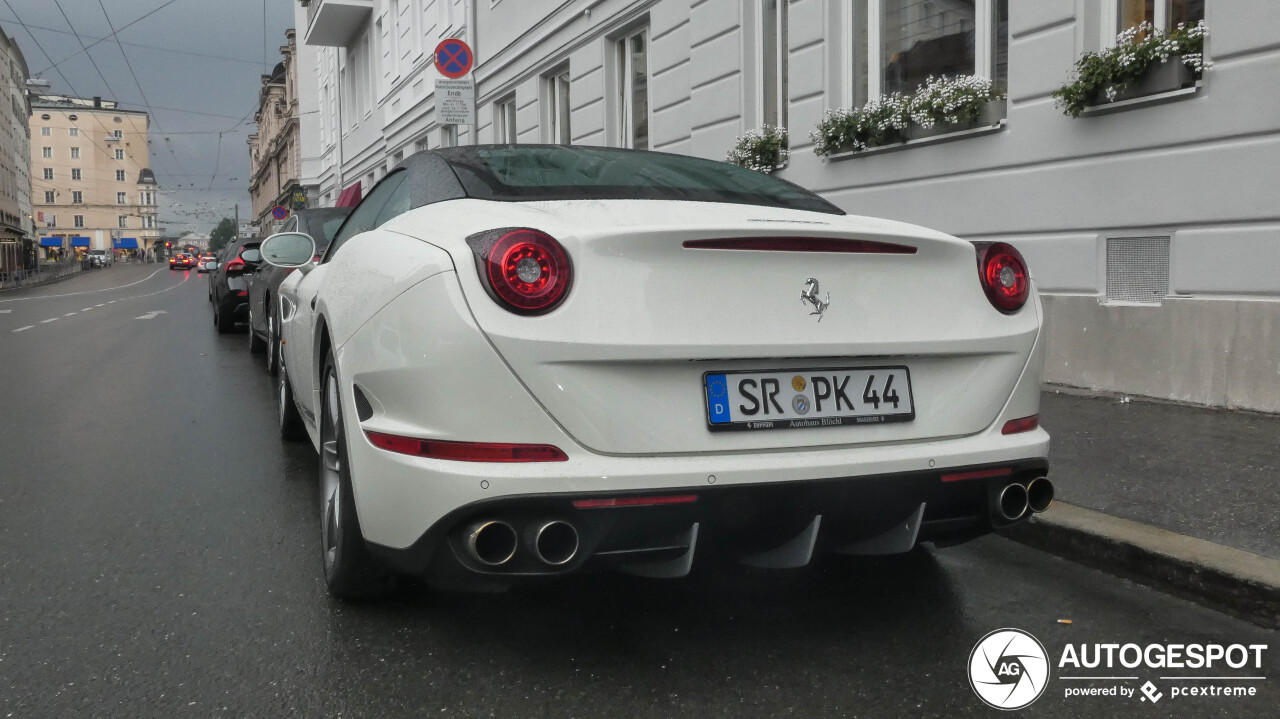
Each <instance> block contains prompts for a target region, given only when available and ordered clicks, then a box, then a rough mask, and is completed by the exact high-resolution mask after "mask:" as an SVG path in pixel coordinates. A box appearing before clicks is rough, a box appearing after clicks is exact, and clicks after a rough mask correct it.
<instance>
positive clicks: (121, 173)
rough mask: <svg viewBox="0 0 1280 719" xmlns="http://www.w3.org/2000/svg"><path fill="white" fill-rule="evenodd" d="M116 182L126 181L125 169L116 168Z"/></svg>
mask: <svg viewBox="0 0 1280 719" xmlns="http://www.w3.org/2000/svg"><path fill="white" fill-rule="evenodd" d="M116 182H124V170H116Z"/></svg>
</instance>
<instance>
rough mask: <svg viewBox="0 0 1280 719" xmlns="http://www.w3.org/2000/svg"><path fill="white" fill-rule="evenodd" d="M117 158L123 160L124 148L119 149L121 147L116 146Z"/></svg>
mask: <svg viewBox="0 0 1280 719" xmlns="http://www.w3.org/2000/svg"><path fill="white" fill-rule="evenodd" d="M116 159H117V160H123V159H124V150H121V149H119V148H116Z"/></svg>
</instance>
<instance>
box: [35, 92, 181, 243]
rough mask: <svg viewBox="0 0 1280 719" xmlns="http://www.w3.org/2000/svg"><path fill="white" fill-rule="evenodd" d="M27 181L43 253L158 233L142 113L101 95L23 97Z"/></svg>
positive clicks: (152, 237) (147, 239) (147, 238)
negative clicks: (27, 107)
mask: <svg viewBox="0 0 1280 719" xmlns="http://www.w3.org/2000/svg"><path fill="white" fill-rule="evenodd" d="M30 122H31V173H32V179H31V185H32V193H33V198H32V200H33V202H32V204H33V207H34V214H35V220H36V231H37V232H38V234H39V236H40V247H41V249H42V251H43V252H44V253H45V254H46V256H54V255H62V256H71V254H73V253H74V254H83V253H84V252H87V251H88V250H90V249H105V250H120V251H122V252H129V251H133V250H148V249H151V248H152V246H153V245H154V243H155V241H156V239H157V238H159V237H160V232H161V229H162V228H161V227H160V226H159V223H158V220H157V214H158V211H159V202H160V197H159V186H158V185H157V184H156V179H155V175H154V174H153V173H152V172H151V169H150V144H149V128H150V118H149V117H148V115H147V113H145V112H140V111H136V110H125V109H122V108H120V107H118V106H117V105H116V103H115V102H112V101H110V100H103V99H102V98H97V97H95V98H77V97H66V96H62V95H37V96H34V97H33V98H32V101H31V121H30Z"/></svg>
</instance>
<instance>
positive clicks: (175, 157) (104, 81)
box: [10, 0, 184, 171]
mask: <svg viewBox="0 0 1280 719" xmlns="http://www.w3.org/2000/svg"><path fill="white" fill-rule="evenodd" d="M53 4H54V6H55V7H57V8H58V12H60V13H62V19H63V20H65V21H66V23H67V28H68V29H70V30H71V34H72V35H74V36H75V38H76V41H77V42H79V43H80V47H82V48H84V54H85V57H87V58H89V64H91V65H93V69H94V70H96V71H97V73H98V77H99V78H101V79H102V84H103V85H105V86H106V88H107V92H109V93H111V95H112V96H114V97H120V93H118V92H116V91H115V88H113V87H111V83H110V82H108V81H107V76H106V75H104V74H103V73H102V68H100V67H98V62H97V60H94V59H93V54H92V53H90V52H89V46H87V45H85V44H84V39H83V38H81V37H80V33H79V32H78V31H77V30H76V27H75V25H72V24H71V18H70V17H67V12H66V11H65V10H63V9H62V3H61V2H60V0H53ZM10 9H12V8H10ZM110 22H111V21H110V19H108V20H107V23H108V25H109V24H110ZM123 29H124V28H121V30H123ZM115 34H116V30H115V28H112V29H111V36H112V37H114V36H115ZM95 44H96V43H95ZM122 52H123V51H122ZM125 62H126V64H127V63H128V58H126V59H125ZM129 70H130V72H132V71H133V68H132V66H131V67H130V68H129ZM134 79H135V81H136V79H137V78H136V76H135V78H134ZM139 90H141V86H139ZM76 94H77V95H78V94H79V93H76ZM142 100H143V102H144V103H145V102H146V100H147V98H146V95H145V94H144V95H143V96H142ZM91 114H92V116H93V118H94V119H95V120H97V122H98V124H99V125H102V129H103V131H105V132H106V133H107V134H111V130H110V128H108V127H107V126H106V124H105V123H103V122H102V118H100V117H98V116H97V113H91ZM150 117H151V119H152V121H153V122H155V125H156V129H157V130H160V132H161V134H162V135H163V134H164V130H163V129H162V128H161V127H160V120H159V118H157V117H155V113H154V112H152V113H150ZM167 142H168V140H166V143H167ZM166 146H167V147H168V150H169V154H170V155H172V156H173V161H174V164H176V165H177V167H178V170H180V171H184V168H183V166H182V160H181V159H179V158H178V154H177V153H176V152H174V151H173V145H171V144H167V145H166ZM107 154H111V153H107Z"/></svg>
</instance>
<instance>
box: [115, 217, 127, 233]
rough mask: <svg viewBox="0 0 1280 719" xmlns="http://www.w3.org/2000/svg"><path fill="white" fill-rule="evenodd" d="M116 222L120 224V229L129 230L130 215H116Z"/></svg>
mask: <svg viewBox="0 0 1280 719" xmlns="http://www.w3.org/2000/svg"><path fill="white" fill-rule="evenodd" d="M116 224H117V225H119V227H120V229H122V230H127V229H129V216H128V215H118V216H117V217H116Z"/></svg>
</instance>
